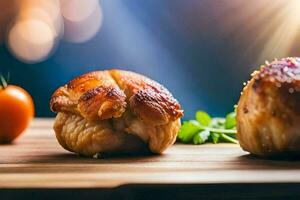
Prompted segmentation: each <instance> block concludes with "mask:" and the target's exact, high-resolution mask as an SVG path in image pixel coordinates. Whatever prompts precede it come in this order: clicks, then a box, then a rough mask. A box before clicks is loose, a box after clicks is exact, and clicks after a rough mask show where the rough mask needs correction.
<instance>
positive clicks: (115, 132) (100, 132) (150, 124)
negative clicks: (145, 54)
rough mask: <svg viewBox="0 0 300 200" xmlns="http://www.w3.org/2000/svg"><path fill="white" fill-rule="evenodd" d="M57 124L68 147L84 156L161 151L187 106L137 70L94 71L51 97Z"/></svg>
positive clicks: (170, 140) (172, 139)
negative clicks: (145, 149)
mask: <svg viewBox="0 0 300 200" xmlns="http://www.w3.org/2000/svg"><path fill="white" fill-rule="evenodd" d="M50 105H51V109H52V110H53V111H54V112H56V113H58V114H57V117H56V120H55V124H54V130H55V133H56V137H57V139H58V141H59V143H60V144H61V145H62V146H63V147H64V148H65V149H67V150H69V151H73V152H76V153H79V154H82V155H86V156H93V155H95V154H97V153H103V152H105V153H108V152H135V151H139V150H141V149H143V148H145V146H146V147H148V148H149V149H150V150H151V151H152V152H154V153H161V152H163V151H164V150H165V149H166V148H167V147H169V146H170V145H172V144H173V143H174V142H175V140H176V136H177V132H178V130H179V128H180V117H182V115H183V111H182V110H181V107H180V105H179V103H178V102H177V101H176V99H174V98H173V96H172V95H171V94H170V92H169V91H168V90H167V89H165V88H164V87H163V86H162V85H160V84H158V83H157V82H155V81H153V80H151V79H149V78H147V77H145V76H142V75H139V74H137V73H134V72H129V71H122V70H109V71H95V72H91V73H88V74H84V75H82V76H79V77H78V78H76V79H74V80H72V81H70V82H69V83H68V84H67V85H65V86H62V87H60V88H59V89H58V90H57V91H55V93H54V94H53V96H52V98H51V102H50Z"/></svg>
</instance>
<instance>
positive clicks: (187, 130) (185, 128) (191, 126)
mask: <svg viewBox="0 0 300 200" xmlns="http://www.w3.org/2000/svg"><path fill="white" fill-rule="evenodd" d="M201 130H203V128H202V127H201V125H200V124H199V122H198V121H196V120H190V121H186V122H184V123H183V124H182V126H181V128H180V131H179V133H178V138H179V139H180V140H181V141H182V142H184V143H188V142H191V141H192V139H193V137H194V135H195V134H196V133H197V132H199V131H201Z"/></svg>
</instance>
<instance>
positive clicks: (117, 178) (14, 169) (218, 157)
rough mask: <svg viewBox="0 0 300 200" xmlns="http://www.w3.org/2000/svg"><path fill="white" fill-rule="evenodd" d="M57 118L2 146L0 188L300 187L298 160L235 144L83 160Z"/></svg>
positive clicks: (39, 123) (40, 121) (38, 123)
mask: <svg viewBox="0 0 300 200" xmlns="http://www.w3.org/2000/svg"><path fill="white" fill-rule="evenodd" d="M52 123H53V120H52V119H36V120H35V121H34V122H33V123H32V124H31V127H30V128H29V129H28V130H27V131H26V132H25V133H24V134H23V135H22V136H21V137H20V138H18V140H17V141H15V142H14V143H13V144H7V145H0V155H1V157H0V188H7V189H9V188H111V187H117V186H120V185H127V184H186V183H190V184H224V183H232V184H236V183H238V184H239V183H241V184H245V183H300V162H299V161H298V160H297V159H294V158H293V159H284V160H282V159H260V158H255V157H252V156H250V155H248V154H247V153H245V152H243V151H242V150H241V149H240V148H239V146H238V145H234V144H217V145H214V144H205V145H199V146H196V145H182V144H176V145H174V146H173V147H171V148H170V149H168V150H167V151H166V152H165V153H164V154H163V155H147V156H146V155H144V156H134V157H130V156H113V157H102V158H98V159H95V158H84V157H81V156H78V155H76V154H73V153H70V152H68V151H66V150H64V149H62V148H61V147H60V145H59V144H58V143H57V141H56V138H55V136H54V133H53V130H52V128H51V127H52Z"/></svg>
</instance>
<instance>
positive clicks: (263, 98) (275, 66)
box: [237, 58, 300, 156]
mask: <svg viewBox="0 0 300 200" xmlns="http://www.w3.org/2000/svg"><path fill="white" fill-rule="evenodd" d="M237 130H238V139H239V142H240V145H241V147H242V148H243V149H244V150H246V151H249V152H250V153H252V154H256V155H260V156H270V155H278V154H291V153H297V154H299V153H300V59H299V58H284V59H282V60H275V61H273V62H272V63H267V64H266V65H264V66H262V67H261V69H260V70H259V71H256V72H255V73H254V74H253V77H252V79H251V80H250V81H249V82H248V84H247V85H246V87H245V88H244V90H243V92H242V95H241V98H240V100H239V103H238V109H237Z"/></svg>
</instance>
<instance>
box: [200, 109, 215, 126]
mask: <svg viewBox="0 0 300 200" xmlns="http://www.w3.org/2000/svg"><path fill="white" fill-rule="evenodd" d="M196 120H197V121H198V122H199V123H200V124H201V125H203V126H209V124H210V123H211V120H212V119H211V117H210V116H209V114H207V113H206V112H204V111H198V112H197V113H196Z"/></svg>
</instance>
